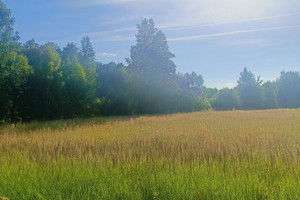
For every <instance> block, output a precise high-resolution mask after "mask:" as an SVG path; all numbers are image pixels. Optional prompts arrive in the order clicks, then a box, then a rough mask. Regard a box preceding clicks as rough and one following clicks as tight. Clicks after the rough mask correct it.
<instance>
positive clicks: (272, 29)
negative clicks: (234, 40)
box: [168, 25, 300, 42]
mask: <svg viewBox="0 0 300 200" xmlns="http://www.w3.org/2000/svg"><path fill="white" fill-rule="evenodd" d="M295 28H300V25H293V26H278V27H271V28H262V29H249V30H240V31H231V32H223V33H212V34H204V35H193V36H185V37H176V38H170V39H168V41H170V42H174V41H188V40H200V39H205V38H214V37H222V36H228V35H237V34H243V33H254V32H263V31H275V30H284V29H295Z"/></svg>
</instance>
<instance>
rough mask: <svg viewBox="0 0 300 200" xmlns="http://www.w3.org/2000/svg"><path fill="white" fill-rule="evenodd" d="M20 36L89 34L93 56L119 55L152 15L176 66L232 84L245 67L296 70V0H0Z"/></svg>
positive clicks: (299, 21)
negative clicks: (162, 33)
mask: <svg viewBox="0 0 300 200" xmlns="http://www.w3.org/2000/svg"><path fill="white" fill-rule="evenodd" d="M2 1H3V2H4V3H5V4H6V5H7V7H8V8H9V9H11V10H12V16H13V17H15V20H16V24H15V29H16V30H17V31H19V32H20V34H21V42H25V41H27V40H30V39H32V38H34V39H35V40H36V41H37V42H38V43H40V44H43V43H46V42H49V41H51V42H55V43H57V44H58V45H59V46H60V47H64V46H65V45H66V44H67V43H68V42H75V43H76V44H77V45H78V46H80V40H81V38H82V37H83V36H85V35H87V36H89V37H90V38H91V41H92V43H93V47H94V49H95V51H96V55H97V60H98V61H99V62H102V63H108V62H110V61H115V62H123V63H125V58H127V57H129V56H130V47H131V46H132V45H134V44H135V43H136V41H135V34H136V33H137V28H136V25H137V24H139V23H140V22H141V20H142V19H144V18H148V19H149V18H152V19H153V20H154V22H155V25H156V27H157V28H158V29H160V30H162V31H163V32H164V33H165V34H166V37H167V39H168V44H169V47H170V51H171V52H172V53H174V54H175V56H176V57H175V58H174V59H173V60H174V62H175V64H176V65H177V71H178V72H180V73H185V72H192V71H194V72H196V73H198V74H201V75H202V76H203V77H204V81H205V82H204V84H205V85H206V86H207V87H217V88H223V87H233V86H234V85H236V83H237V80H238V78H239V75H240V72H241V71H242V70H243V68H244V67H247V68H248V69H249V70H251V71H252V72H253V73H254V74H255V75H256V76H261V77H262V79H263V80H264V81H268V80H274V79H276V78H277V77H279V76H280V72H281V71H283V70H284V71H290V70H293V71H300V37H299V36H300V1H299V0H51V1H49V0H26V1H24V0H2Z"/></svg>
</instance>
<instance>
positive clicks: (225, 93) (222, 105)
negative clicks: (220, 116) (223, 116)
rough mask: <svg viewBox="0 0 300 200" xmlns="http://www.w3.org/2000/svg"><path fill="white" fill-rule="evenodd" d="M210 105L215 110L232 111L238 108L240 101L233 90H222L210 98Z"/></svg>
mask: <svg viewBox="0 0 300 200" xmlns="http://www.w3.org/2000/svg"><path fill="white" fill-rule="evenodd" d="M210 103H211V105H212V107H213V108H215V109H216V110H233V109H239V108H240V105H241V100H240V97H239V95H238V93H237V91H236V90H235V89H229V88H224V89H221V90H220V91H218V92H217V93H216V94H215V95H214V96H213V97H212V98H211V100H210Z"/></svg>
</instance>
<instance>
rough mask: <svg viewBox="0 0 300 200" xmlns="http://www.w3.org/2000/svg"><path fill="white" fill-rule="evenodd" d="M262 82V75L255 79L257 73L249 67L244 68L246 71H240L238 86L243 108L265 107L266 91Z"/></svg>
mask: <svg viewBox="0 0 300 200" xmlns="http://www.w3.org/2000/svg"><path fill="white" fill-rule="evenodd" d="M261 83H262V81H261V80H260V77H258V78H257V79H255V75H254V74H253V73H252V72H251V71H248V70H247V68H244V71H243V72H241V73H240V78H239V80H238V86H237V88H238V92H239V96H240V98H241V104H242V108H243V109H246V110H248V109H250V110H251V109H261V108H263V102H264V93H263V90H262V88H261Z"/></svg>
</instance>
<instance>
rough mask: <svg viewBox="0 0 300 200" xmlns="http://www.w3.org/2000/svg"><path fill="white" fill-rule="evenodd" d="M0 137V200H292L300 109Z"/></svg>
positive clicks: (45, 127) (82, 125)
mask: <svg viewBox="0 0 300 200" xmlns="http://www.w3.org/2000/svg"><path fill="white" fill-rule="evenodd" d="M0 131H1V133H0V196H6V197H8V198H9V199H10V200H22V199H24V200H30V199H32V200H33V199H34V200H35V199H47V200H53V199H55V200H56V199H58V200H59V199H68V200H71V199H74V200H75V199H76V200H78V199H90V200H95V199H300V109H298V110H268V111H230V112H202V113H189V114H175V115H166V116H152V117H151V116H149V117H148V116H145V117H137V118H126V117H122V118H94V119H89V120H73V121H72V120H69V121H53V122H40V123H37V122H34V123H29V124H24V125H21V124H19V125H14V126H13V125H7V126H5V127H2V128H1V129H0Z"/></svg>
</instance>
